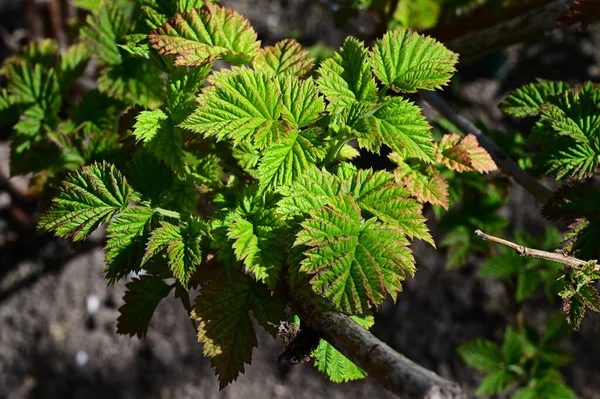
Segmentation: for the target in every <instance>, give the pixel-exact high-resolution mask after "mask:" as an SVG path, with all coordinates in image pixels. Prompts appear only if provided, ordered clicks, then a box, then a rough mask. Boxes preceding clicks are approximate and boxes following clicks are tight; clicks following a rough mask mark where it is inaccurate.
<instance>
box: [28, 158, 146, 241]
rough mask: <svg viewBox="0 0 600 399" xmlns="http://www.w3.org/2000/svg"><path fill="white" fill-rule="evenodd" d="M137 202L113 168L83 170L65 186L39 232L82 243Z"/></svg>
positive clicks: (102, 165)
mask: <svg viewBox="0 0 600 399" xmlns="http://www.w3.org/2000/svg"><path fill="white" fill-rule="evenodd" d="M134 199H135V195H134V194H133V193H132V192H131V191H130V188H129V185H128V184H127V181H126V180H125V178H124V177H123V176H122V175H121V173H120V172H119V171H118V170H117V169H116V168H115V167H114V165H111V164H109V163H106V162H102V163H94V164H92V165H89V166H84V167H83V168H81V169H80V170H79V171H77V172H75V173H73V174H72V175H71V176H69V177H68V178H67V179H66V180H65V182H63V184H62V187H61V190H60V192H59V193H58V195H57V196H56V197H55V198H54V201H53V202H52V206H51V207H50V209H49V210H48V212H46V213H45V214H44V215H43V216H42V218H41V220H40V223H39V228H40V229H42V230H44V231H53V232H54V234H55V235H56V236H60V237H64V238H70V239H71V240H73V241H79V240H82V239H84V238H86V237H87V236H88V235H89V234H90V233H92V232H93V231H94V230H95V229H96V228H97V227H98V225H100V223H105V222H108V221H109V220H110V219H111V218H112V217H113V216H114V215H115V214H116V213H117V212H119V211H120V210H122V209H123V208H125V207H126V206H128V205H129V202H130V201H131V200H134Z"/></svg>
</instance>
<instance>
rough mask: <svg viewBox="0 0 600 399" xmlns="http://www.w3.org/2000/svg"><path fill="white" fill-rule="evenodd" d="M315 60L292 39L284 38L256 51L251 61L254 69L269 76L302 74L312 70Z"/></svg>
mask: <svg viewBox="0 0 600 399" xmlns="http://www.w3.org/2000/svg"><path fill="white" fill-rule="evenodd" d="M314 64H315V60H314V59H312V58H310V57H309V53H308V51H306V50H303V49H302V46H301V45H300V44H299V43H298V42H297V41H296V40H294V39H286V40H282V41H280V42H277V43H275V45H274V46H269V47H264V48H261V49H260V50H259V51H258V54H257V55H256V58H254V61H252V65H253V67H254V69H256V70H257V71H262V72H264V73H266V74H269V75H270V76H278V75H296V76H304V75H307V74H308V73H309V72H311V71H312V69H313V67H314Z"/></svg>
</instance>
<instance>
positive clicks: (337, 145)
mask: <svg viewBox="0 0 600 399" xmlns="http://www.w3.org/2000/svg"><path fill="white" fill-rule="evenodd" d="M346 142H348V137H346V136H342V137H340V138H339V139H338V140H337V141H336V142H334V143H333V145H332V146H331V147H330V148H329V152H328V153H327V156H326V157H325V159H324V160H323V162H321V166H322V167H323V166H325V167H327V166H329V164H331V163H332V162H333V161H334V160H335V159H336V158H337V156H338V154H339V153H340V151H341V150H342V147H343V146H344V145H345V144H346Z"/></svg>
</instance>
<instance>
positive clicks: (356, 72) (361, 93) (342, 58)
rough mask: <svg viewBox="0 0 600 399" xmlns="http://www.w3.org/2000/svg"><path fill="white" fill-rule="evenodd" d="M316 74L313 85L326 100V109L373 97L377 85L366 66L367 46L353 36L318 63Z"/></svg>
mask: <svg viewBox="0 0 600 399" xmlns="http://www.w3.org/2000/svg"><path fill="white" fill-rule="evenodd" d="M317 73H318V74H319V76H320V77H319V79H317V84H318V85H319V90H320V91H321V93H323V94H324V95H325V98H327V101H328V102H329V105H328V109H329V110H339V109H340V108H343V107H347V106H349V105H351V104H352V103H354V102H359V101H366V100H374V99H375V91H376V89H377V88H376V86H375V79H374V78H373V73H372V72H371V68H370V67H369V63H368V59H367V49H366V48H365V46H364V44H363V43H362V42H360V41H358V40H356V39H353V38H347V39H346V41H345V42H344V45H343V46H342V47H341V48H340V50H339V51H338V52H337V53H335V55H334V56H333V57H331V58H329V59H327V60H325V61H323V62H322V63H321V66H320V67H319V69H318V71H317Z"/></svg>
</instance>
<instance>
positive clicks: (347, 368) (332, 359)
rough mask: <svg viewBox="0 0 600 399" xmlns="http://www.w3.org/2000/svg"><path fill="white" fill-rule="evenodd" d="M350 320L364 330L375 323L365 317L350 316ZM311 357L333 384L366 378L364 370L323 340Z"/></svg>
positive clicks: (369, 317) (368, 317) (370, 317)
mask: <svg viewBox="0 0 600 399" xmlns="http://www.w3.org/2000/svg"><path fill="white" fill-rule="evenodd" d="M351 318H352V320H354V321H355V322H357V323H358V324H359V325H360V326H361V327H364V328H366V329H369V328H370V327H371V326H372V325H373V324H374V322H375V320H374V319H373V316H366V317H364V318H361V317H358V316H351ZM311 356H312V357H313V358H314V359H315V367H316V368H317V369H318V370H319V371H320V372H322V373H324V374H326V375H327V376H328V377H329V379H330V380H331V381H333V382H336V383H341V382H348V381H354V380H359V379H362V378H365V377H366V376H367V373H366V372H365V371H364V370H362V369H361V368H360V367H358V366H357V365H355V364H354V363H353V362H352V361H351V360H350V359H348V358H347V357H346V356H344V355H342V354H341V353H340V352H339V351H338V350H337V349H335V348H334V347H333V346H331V345H330V344H329V343H328V342H327V341H325V340H324V339H321V340H320V341H319V346H318V347H317V349H315V350H314V351H313V353H312V355H311Z"/></svg>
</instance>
